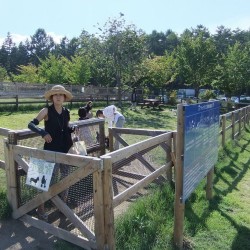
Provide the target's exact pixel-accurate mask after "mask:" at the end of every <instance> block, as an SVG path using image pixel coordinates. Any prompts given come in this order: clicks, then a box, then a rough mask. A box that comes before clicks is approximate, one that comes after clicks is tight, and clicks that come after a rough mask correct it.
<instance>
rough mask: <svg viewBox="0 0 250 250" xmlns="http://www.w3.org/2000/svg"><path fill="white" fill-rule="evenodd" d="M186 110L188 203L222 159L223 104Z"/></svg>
mask: <svg viewBox="0 0 250 250" xmlns="http://www.w3.org/2000/svg"><path fill="white" fill-rule="evenodd" d="M183 109H184V163H183V190H182V192H183V193H182V201H183V202H184V201H185V200H186V199H187V198H188V197H189V196H190V194H191V193H192V192H193V190H194V189H195V188H196V186H197V185H198V184H199V183H200V181H201V180H202V179H203V178H204V177H205V176H206V175H207V173H208V172H209V170H210V169H211V168H212V167H213V166H214V165H215V163H216V162H217V159H218V135H219V117H220V103H219V101H215V102H206V103H205V102H204V103H198V104H194V105H187V106H183Z"/></svg>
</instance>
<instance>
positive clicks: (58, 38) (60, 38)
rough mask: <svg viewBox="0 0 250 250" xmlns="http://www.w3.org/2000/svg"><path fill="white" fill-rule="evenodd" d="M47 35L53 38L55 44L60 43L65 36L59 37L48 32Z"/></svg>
mask: <svg viewBox="0 0 250 250" xmlns="http://www.w3.org/2000/svg"><path fill="white" fill-rule="evenodd" d="M47 35H49V36H51V37H52V38H53V40H54V42H55V43H60V42H61V40H62V38H63V37H64V36H62V35H57V34H56V33H55V32H47Z"/></svg>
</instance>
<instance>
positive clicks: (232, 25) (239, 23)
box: [207, 17, 250, 34]
mask: <svg viewBox="0 0 250 250" xmlns="http://www.w3.org/2000/svg"><path fill="white" fill-rule="evenodd" d="M221 25H223V26H224V27H225V28H228V29H231V30H235V29H237V28H239V29H240V30H246V31H247V30H249V29H250V17H242V18H240V19H236V18H230V19H227V20H225V21H224V22H223V23H220V24H219V25H218V24H216V23H211V24H210V25H209V26H208V27H207V28H208V30H209V31H210V32H211V33H212V34H214V33H216V30H217V28H218V26H221Z"/></svg>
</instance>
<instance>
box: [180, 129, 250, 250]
mask: <svg viewBox="0 0 250 250" xmlns="http://www.w3.org/2000/svg"><path fill="white" fill-rule="evenodd" d="M246 133H249V130H248V129H247V132H246ZM242 138H243V140H242ZM242 138H241V139H240V140H241V141H240V142H241V144H242V142H243V145H241V144H240V143H239V142H236V145H237V146H238V147H239V148H241V149H240V152H237V150H235V151H233V150H232V148H231V150H230V148H225V149H224V152H223V153H224V155H223V156H224V157H228V158H230V159H231V160H230V161H229V164H228V163H225V166H222V167H220V168H215V173H216V174H215V178H214V191H215V193H216V195H215V196H214V197H213V199H212V200H211V201H210V202H209V207H208V208H205V209H204V212H203V214H202V215H201V216H198V215H197V214H196V213H195V212H194V210H193V208H192V205H193V202H194V201H195V200H196V199H197V194H195V193H193V194H192V195H191V196H190V198H189V201H188V202H187V204H186V213H185V217H186V218H187V220H188V222H189V228H188V231H189V232H190V233H191V235H194V234H195V233H196V231H197V230H198V229H199V228H200V227H201V226H202V227H204V228H207V226H206V221H207V219H208V217H209V216H210V215H211V212H212V211H218V212H219V213H220V214H221V215H222V216H224V217H225V218H226V219H227V220H228V221H229V222H230V223H231V225H232V226H233V227H234V228H235V229H236V230H237V236H236V237H235V239H234V240H233V243H232V246H231V249H234V250H236V249H237V250H238V249H250V229H249V228H247V227H245V226H242V225H240V224H238V223H236V222H235V220H233V219H232V218H231V217H230V216H229V215H228V214H227V213H225V212H224V211H223V210H221V208H220V205H221V203H222V202H223V197H224V196H226V195H227V194H229V193H231V192H232V191H233V190H237V185H238V184H239V182H240V181H241V180H242V179H243V177H244V176H245V174H246V172H247V171H248V170H249V165H250V159H249V160H248V161H247V162H245V163H243V162H242V161H241V160H240V156H241V153H242V152H244V151H249V150H247V148H249V147H250V140H249V139H247V135H245V136H242ZM235 162H237V163H238V164H237V165H236V164H235ZM225 173H226V174H227V175H229V176H230V177H231V178H232V180H233V181H232V182H230V181H228V179H226V178H225V177H224V176H223V174H225ZM219 181H223V182H224V183H225V184H226V187H225V188H224V189H223V190H220V189H219V188H217V187H216V184H217V183H218V182H219Z"/></svg>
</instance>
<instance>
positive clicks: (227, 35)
mask: <svg viewBox="0 0 250 250" xmlns="http://www.w3.org/2000/svg"><path fill="white" fill-rule="evenodd" d="M213 38H214V42H215V46H216V50H217V52H218V53H219V54H220V55H222V54H226V53H227V50H228V47H229V46H232V45H233V34H232V31H231V29H228V28H225V27H224V26H219V27H217V30H216V33H215V35H214V36H213Z"/></svg>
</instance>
